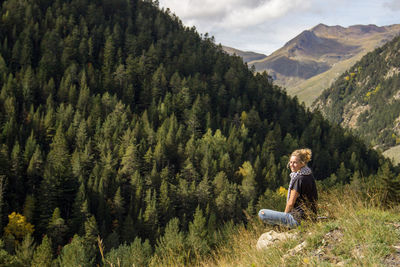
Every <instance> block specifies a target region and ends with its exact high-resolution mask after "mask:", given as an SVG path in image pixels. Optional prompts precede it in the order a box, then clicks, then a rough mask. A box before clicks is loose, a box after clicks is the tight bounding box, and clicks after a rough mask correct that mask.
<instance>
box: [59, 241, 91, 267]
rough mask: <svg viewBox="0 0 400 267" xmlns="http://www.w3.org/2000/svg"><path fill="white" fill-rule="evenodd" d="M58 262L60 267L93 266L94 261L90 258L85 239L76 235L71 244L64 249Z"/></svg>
mask: <svg viewBox="0 0 400 267" xmlns="http://www.w3.org/2000/svg"><path fill="white" fill-rule="evenodd" d="M57 262H58V264H59V265H60V266H93V263H94V259H93V258H91V257H90V256H89V254H88V252H87V247H86V246H85V242H84V239H83V238H82V237H80V236H78V235H74V237H73V238H72V240H71V243H69V244H67V245H65V246H64V247H63V248H62V250H61V253H60V255H59V256H58V258H57Z"/></svg>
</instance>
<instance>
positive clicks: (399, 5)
mask: <svg viewBox="0 0 400 267" xmlns="http://www.w3.org/2000/svg"><path fill="white" fill-rule="evenodd" d="M383 5H384V7H387V8H389V9H390V10H394V11H397V10H400V1H399V0H391V1H388V2H385V3H384V4H383Z"/></svg>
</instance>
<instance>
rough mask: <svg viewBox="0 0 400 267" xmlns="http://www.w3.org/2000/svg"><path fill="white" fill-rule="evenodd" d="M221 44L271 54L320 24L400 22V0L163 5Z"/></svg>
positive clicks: (174, 1) (227, 0) (165, 1)
mask: <svg viewBox="0 0 400 267" xmlns="http://www.w3.org/2000/svg"><path fill="white" fill-rule="evenodd" d="M159 3H160V6H161V7H164V8H167V7H168V8H170V10H171V12H173V13H175V14H176V15H177V16H178V17H179V18H180V19H181V20H182V22H183V23H184V25H186V26H189V27H191V26H195V27H196V29H197V31H198V32H199V33H202V34H204V33H209V34H210V35H211V36H214V37H215V40H216V42H217V43H222V44H223V45H227V46H232V47H234V48H238V49H241V50H253V51H256V52H261V53H265V54H269V53H272V52H273V51H274V50H276V49H278V48H280V47H282V46H283V45H284V44H285V43H286V42H287V41H289V40H290V39H292V38H294V37H295V36H296V35H298V34H300V33H301V32H302V31H304V30H306V29H310V28H312V27H314V26H316V25H317V24H319V23H324V24H327V25H341V26H345V27H347V26H350V25H355V24H371V23H374V24H377V25H378V26H382V25H390V24H397V23H400V19H399V18H400V0H352V1H348V0H159Z"/></svg>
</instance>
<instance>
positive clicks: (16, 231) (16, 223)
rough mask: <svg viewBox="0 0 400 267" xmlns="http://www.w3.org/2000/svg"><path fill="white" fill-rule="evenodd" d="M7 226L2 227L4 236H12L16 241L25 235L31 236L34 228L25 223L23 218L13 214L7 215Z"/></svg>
mask: <svg viewBox="0 0 400 267" xmlns="http://www.w3.org/2000/svg"><path fill="white" fill-rule="evenodd" d="M8 220H9V222H8V224H7V226H6V227H4V232H5V234H6V235H13V236H14V237H15V238H16V239H22V238H23V237H24V236H25V235H27V234H32V233H33V231H34V226H33V225H32V224H30V223H29V222H27V221H26V218H25V216H23V215H21V214H19V213H16V212H13V213H11V214H10V215H8Z"/></svg>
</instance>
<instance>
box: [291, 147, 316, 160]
mask: <svg viewBox="0 0 400 267" xmlns="http://www.w3.org/2000/svg"><path fill="white" fill-rule="evenodd" d="M291 156H296V157H297V158H298V159H299V160H300V161H301V162H303V163H304V164H307V163H308V162H309V161H310V160H311V156H312V152H311V149H309V148H302V149H297V150H295V151H293V152H292V155H291Z"/></svg>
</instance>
